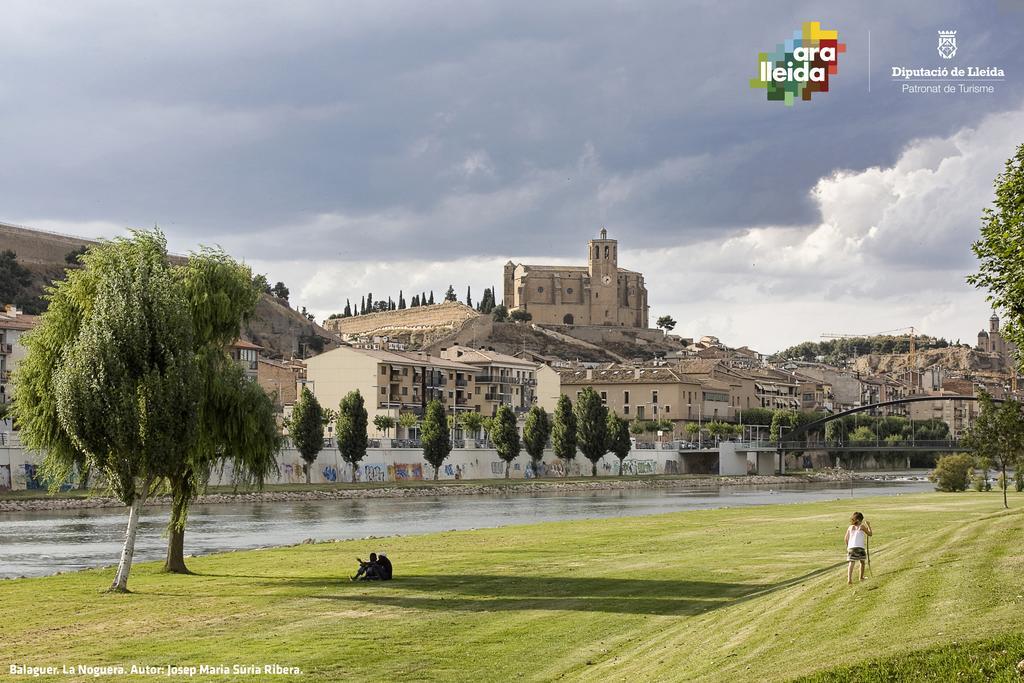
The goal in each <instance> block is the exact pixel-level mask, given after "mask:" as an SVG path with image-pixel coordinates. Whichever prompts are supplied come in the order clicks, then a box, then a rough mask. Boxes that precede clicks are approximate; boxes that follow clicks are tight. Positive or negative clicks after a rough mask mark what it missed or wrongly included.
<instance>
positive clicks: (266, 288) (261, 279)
mask: <svg viewBox="0 0 1024 683" xmlns="http://www.w3.org/2000/svg"><path fill="white" fill-rule="evenodd" d="M252 286H253V287H255V288H256V291H258V292H260V293H261V294H273V293H274V290H273V289H272V288H271V287H270V283H269V282H267V276H266V275H263V274H261V273H257V274H256V275H253V276H252Z"/></svg>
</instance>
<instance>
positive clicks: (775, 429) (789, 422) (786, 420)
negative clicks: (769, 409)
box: [770, 410, 800, 442]
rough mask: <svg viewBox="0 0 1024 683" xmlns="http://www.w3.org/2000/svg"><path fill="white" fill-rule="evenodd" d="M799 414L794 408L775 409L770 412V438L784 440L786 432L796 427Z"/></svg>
mask: <svg viewBox="0 0 1024 683" xmlns="http://www.w3.org/2000/svg"><path fill="white" fill-rule="evenodd" d="M799 420H800V414H799V413H797V412H796V411H795V410H776V411H775V412H774V413H772V425H771V431H770V438H771V440H772V441H775V442H778V441H785V436H786V432H787V431H790V430H792V429H793V428H794V427H796V425H797V423H798V422H799Z"/></svg>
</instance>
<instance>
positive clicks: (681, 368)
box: [674, 359, 761, 421]
mask: <svg viewBox="0 0 1024 683" xmlns="http://www.w3.org/2000/svg"><path fill="white" fill-rule="evenodd" d="M674 370H675V371H676V372H677V373H678V374H680V375H684V376H686V378H687V379H689V380H691V381H696V382H698V383H700V384H701V385H707V384H708V383H709V382H712V381H715V382H721V383H723V384H726V385H728V390H729V405H728V410H726V411H725V412H720V413H719V415H718V416H717V417H718V419H721V420H727V421H740V420H741V419H742V413H743V411H744V410H748V409H750V408H759V407H761V404H760V401H759V399H758V397H757V388H756V382H755V381H754V378H753V377H752V376H751V375H750V373H749V372H748V371H747V370H745V369H741V368H737V367H734V366H733V365H731V364H730V363H729V361H728V360H725V359H697V360H689V361H683V362H680V363H678V364H677V365H675V366H674ZM709 391H712V393H713V390H711V389H709ZM712 403H714V401H712ZM707 407H709V408H711V409H712V412H713V411H714V409H715V408H716V407H719V406H712V405H709V406H707ZM702 410H703V409H702Z"/></svg>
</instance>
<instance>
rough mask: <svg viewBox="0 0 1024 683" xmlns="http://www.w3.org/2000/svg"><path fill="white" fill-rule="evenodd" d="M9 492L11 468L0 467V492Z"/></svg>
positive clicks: (7, 466) (6, 466)
mask: <svg viewBox="0 0 1024 683" xmlns="http://www.w3.org/2000/svg"><path fill="white" fill-rule="evenodd" d="M10 490H11V466H10V465H0V491H10Z"/></svg>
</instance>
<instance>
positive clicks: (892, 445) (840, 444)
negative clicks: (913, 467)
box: [776, 439, 961, 451]
mask: <svg viewBox="0 0 1024 683" xmlns="http://www.w3.org/2000/svg"><path fill="white" fill-rule="evenodd" d="M960 445H961V444H960V441H959V440H958V439H914V440H911V439H905V440H903V441H895V442H889V441H886V440H885V439H867V440H856V441H854V440H836V441H817V442H813V441H812V442H805V441H783V442H782V443H780V444H776V447H778V448H781V449H783V450H794V451H795V450H832V449H834V450H838V449H840V448H877V449H880V450H884V449H890V450H906V449H913V450H919V451H926V450H928V449H929V448H942V449H949V448H960Z"/></svg>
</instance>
